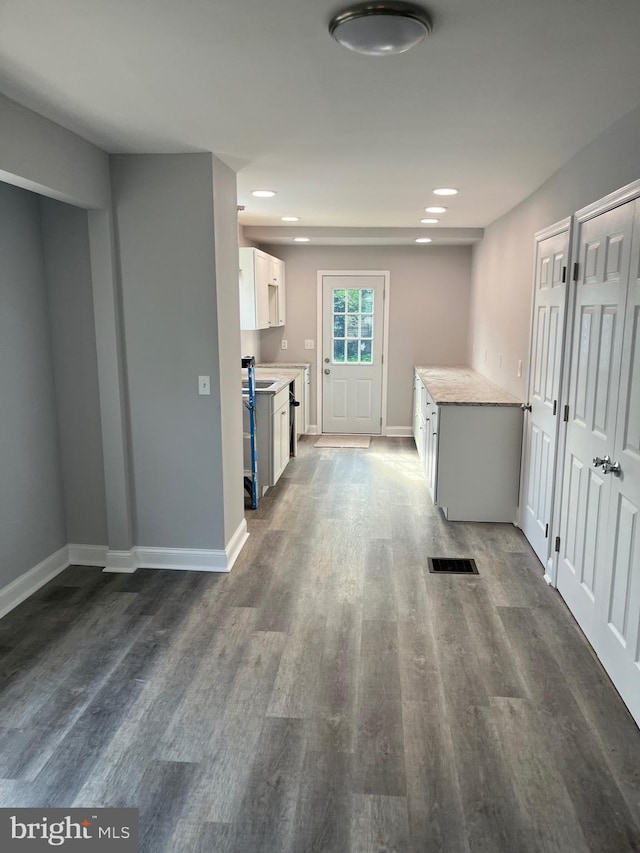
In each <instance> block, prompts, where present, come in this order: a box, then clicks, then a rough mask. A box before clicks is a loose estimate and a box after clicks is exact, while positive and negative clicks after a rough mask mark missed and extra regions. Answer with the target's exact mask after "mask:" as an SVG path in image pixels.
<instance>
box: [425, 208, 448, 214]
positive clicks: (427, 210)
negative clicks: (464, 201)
mask: <svg viewBox="0 0 640 853" xmlns="http://www.w3.org/2000/svg"><path fill="white" fill-rule="evenodd" d="M446 210H447V208H446V207H425V209H424V212H425V213H445V212H446Z"/></svg>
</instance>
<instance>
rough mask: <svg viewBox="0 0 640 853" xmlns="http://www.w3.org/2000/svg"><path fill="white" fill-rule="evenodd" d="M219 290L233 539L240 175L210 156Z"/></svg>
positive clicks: (237, 490) (223, 450)
mask: <svg viewBox="0 0 640 853" xmlns="http://www.w3.org/2000/svg"><path fill="white" fill-rule="evenodd" d="M211 160H212V173H213V182H212V189H213V221H214V229H213V231H214V241H215V293H216V302H217V319H218V324H217V339H218V373H219V377H218V378H219V382H220V416H221V437H222V443H221V445H220V448H219V449H220V454H221V462H222V474H223V494H224V533H225V539H224V541H225V542H226V543H228V542H229V540H230V539H231V537H232V536H233V534H234V533H235V532H236V530H237V529H238V526H239V525H240V524H241V523H242V521H243V519H244V481H243V474H242V472H243V469H244V460H243V440H242V404H241V402H240V399H239V397H240V394H239V392H240V382H239V377H240V372H241V361H240V358H241V352H240V293H239V283H238V269H239V259H238V215H237V204H238V189H237V186H236V175H235V172H233V171H232V170H231V169H230V168H229V167H228V166H226V165H225V164H224V163H223V162H222V161H221V160H218V158H217V157H212V158H211Z"/></svg>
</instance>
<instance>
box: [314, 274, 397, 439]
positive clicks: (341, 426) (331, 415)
mask: <svg viewBox="0 0 640 853" xmlns="http://www.w3.org/2000/svg"><path fill="white" fill-rule="evenodd" d="M384 282H385V279H384V276H382V275H364V274H362V275H361V274H358V275H355V274H354V275H323V276H322V432H325V433H347V434H348V433H366V434H371V435H379V434H380V432H381V425H382V417H381V415H382V352H383V346H382V343H383V342H382V330H383V312H384V306H383V298H384Z"/></svg>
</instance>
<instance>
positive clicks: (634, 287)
mask: <svg viewBox="0 0 640 853" xmlns="http://www.w3.org/2000/svg"><path fill="white" fill-rule="evenodd" d="M626 207H633V208H634V226H633V241H632V248H631V263H630V273H629V286H628V289H627V306H626V313H625V323H624V336H623V344H622V371H621V378H620V394H619V402H618V416H617V422H616V434H615V440H614V443H613V445H612V446H610V447H609V453H610V455H611V458H612V465H613V466H614V471H612V472H611V473H610V474H609V475H608V477H607V479H608V481H609V487H610V489H611V499H610V510H609V520H608V524H607V542H608V546H609V547H608V555H607V562H606V563H605V564H604V566H605V569H606V571H603V572H602V573H601V575H600V577H599V578H598V579H597V586H596V599H597V600H598V601H599V602H601V603H602V614H601V618H600V620H599V626H598V629H599V630H598V638H597V643H596V644H595V648H596V652H597V653H598V656H599V657H600V659H601V660H602V663H603V664H604V667H605V669H606V670H607V672H608V673H609V675H610V676H611V679H612V681H613V683H614V684H615V685H616V687H617V688H618V690H619V692H620V694H621V696H622V698H623V699H624V700H625V702H626V703H627V705H628V707H629V709H630V711H631V713H632V714H633V716H634V717H635V719H636V720H637V722H638V724H639V725H640V535H639V534H640V531H639V530H638V513H639V511H640V201H635V202H631V203H629V204H627V205H626ZM616 464H617V465H619V466H620V470H619V472H618V471H617V470H615V466H616Z"/></svg>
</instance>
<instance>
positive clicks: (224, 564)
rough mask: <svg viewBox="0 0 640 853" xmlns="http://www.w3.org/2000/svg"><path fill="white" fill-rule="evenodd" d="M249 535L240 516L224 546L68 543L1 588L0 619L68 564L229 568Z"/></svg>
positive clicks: (127, 569)
mask: <svg viewBox="0 0 640 853" xmlns="http://www.w3.org/2000/svg"><path fill="white" fill-rule="evenodd" d="M248 538H249V532H248V531H247V522H246V520H245V519H244V518H243V519H242V521H241V522H240V524H239V525H238V529H237V530H236V532H235V533H234V534H233V536H232V537H231V539H230V540H229V542H228V544H227V546H226V548H225V549H224V550H199V549H194V548H144V547H137V548H132V549H131V550H130V551H110V550H109V549H108V548H107V546H106V545H77V544H69V545H65V546H64V548H60V550H59V551H56V552H55V554H51V555H50V556H49V557H47V558H46V559H44V560H43V561H42V562H41V563H38V565H37V566H34V567H33V568H32V569H29V571H27V572H25V574H23V575H20V577H19V578H16V579H15V580H14V581H12V582H11V583H10V584H8V585H7V586H5V587H4V588H3V589H0V619H1V618H2V617H3V616H5V615H6V614H7V613H9V611H11V610H13V609H14V607H17V606H18V605H19V604H21V603H22V602H23V601H24V600H25V599H27V598H29V596H30V595H33V593H34V592H36V591H37V590H39V589H40V587H41V586H44V585H45V584H46V583H49V581H50V580H53V578H55V577H56V575H59V574H60V572H63V571H64V570H65V569H66V568H68V567H69V566H104V569H103V571H105V572H120V573H128V574H130V573H133V572H135V570H136V569H138V568H142V567H143V566H144V567H145V568H148V569H176V570H179V571H196V572H229V571H231V567H232V566H233V564H234V563H235V561H236V560H237V558H238V555H239V554H240V551H242V548H243V547H244V544H245V542H246V541H247V539H248Z"/></svg>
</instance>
